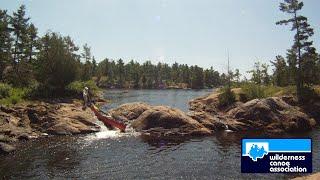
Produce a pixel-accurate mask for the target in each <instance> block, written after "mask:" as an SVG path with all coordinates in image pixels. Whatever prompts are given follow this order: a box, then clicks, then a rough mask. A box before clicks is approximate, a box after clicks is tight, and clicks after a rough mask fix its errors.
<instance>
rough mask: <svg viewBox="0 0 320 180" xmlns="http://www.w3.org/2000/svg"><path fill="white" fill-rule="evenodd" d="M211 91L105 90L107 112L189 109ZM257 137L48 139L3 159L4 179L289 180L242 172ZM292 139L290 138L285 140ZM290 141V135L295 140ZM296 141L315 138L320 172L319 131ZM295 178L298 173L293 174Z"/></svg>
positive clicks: (110, 135)
mask: <svg viewBox="0 0 320 180" xmlns="http://www.w3.org/2000/svg"><path fill="white" fill-rule="evenodd" d="M208 92H210V90H201V91H193V90H139V91H128V92H124V91H122V90H112V91H107V93H106V94H105V96H106V97H107V98H109V99H112V104H110V105H108V106H107V107H105V108H106V109H108V108H112V107H114V106H118V105H119V104H122V103H127V102H134V101H142V102H147V103H150V104H154V105H158V104H163V105H169V106H172V107H177V108H180V109H182V110H184V111H187V102H188V100H189V99H192V98H195V97H198V96H201V95H204V94H206V93H208ZM258 136H260V137H261V136H263V135H257V134H236V133H221V134H219V135H216V136H212V137H204V138H192V139H174V140H164V139H162V140H159V139H158V140H155V139H148V138H147V137H143V136H139V135H138V134H136V133H127V134H119V133H118V132H116V131H108V130H106V129H104V130H103V131H102V132H99V133H96V134H90V135H81V136H70V137H49V138H45V139H38V140H34V141H31V142H30V141H29V142H25V143H22V144H21V145H20V146H21V148H20V150H18V151H16V152H15V153H14V154H10V155H7V156H0V174H1V176H0V178H5V179H26V178H30V179H64V178H72V179H92V178H98V179H150V178H155V179H287V178H290V177H293V176H292V175H290V176H289V175H286V174H273V175H270V174H241V172H240V155H241V152H240V151H241V149H240V140H241V138H242V137H258ZM286 137H289V136H286ZM291 137H292V136H291ZM294 137H312V138H313V167H314V168H313V170H314V171H320V155H319V150H320V144H319V142H318V140H319V139H320V133H319V129H317V130H314V131H313V132H310V133H308V134H303V135H295V136H294ZM295 176H296V175H295Z"/></svg>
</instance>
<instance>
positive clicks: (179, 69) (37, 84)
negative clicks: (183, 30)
mask: <svg viewBox="0 0 320 180" xmlns="http://www.w3.org/2000/svg"><path fill="white" fill-rule="evenodd" d="M285 2H286V1H285ZM290 3H291V5H290ZM292 3H293V4H292ZM302 6H303V3H298V1H293V2H291V1H290V2H289V1H288V2H286V3H281V5H280V10H281V11H284V12H286V13H289V14H290V15H292V12H294V14H293V17H292V18H290V19H288V20H283V21H279V22H277V24H279V25H281V24H292V26H293V27H292V30H293V31H296V32H297V34H296V35H295V37H294V44H293V46H292V47H291V48H290V49H289V50H288V51H287V55H286V56H285V57H283V56H280V55H279V56H276V57H275V59H274V60H271V61H270V63H260V62H256V63H255V64H254V65H253V67H252V70H249V71H248V72H247V73H248V74H250V79H246V77H245V76H242V75H241V74H240V72H239V69H235V70H232V69H230V68H229V69H228V71H227V73H219V72H218V71H217V70H215V69H213V67H210V68H208V69H205V68H202V67H199V66H197V65H192V66H190V65H187V64H178V63H176V62H175V63H173V64H167V63H160V62H159V63H157V64H152V63H151V61H150V60H146V61H145V62H144V63H139V62H137V61H135V60H129V62H128V60H125V61H126V62H127V63H125V61H124V60H123V59H117V60H114V59H108V58H106V59H103V60H98V61H97V60H96V58H95V57H94V56H93V55H92V53H91V48H90V46H89V45H87V44H85V45H83V46H78V45H76V44H75V43H74V41H73V40H72V38H71V37H70V36H63V35H61V34H59V33H56V32H50V31H48V32H47V33H46V34H44V35H43V36H40V35H39V34H38V30H37V28H36V27H35V25H34V24H33V23H31V20H30V18H29V17H28V15H26V7H25V6H24V5H22V6H20V7H19V8H18V9H17V10H16V11H15V12H13V13H12V14H8V12H7V10H0V60H1V61H0V102H1V103H3V102H9V103H10V102H13V103H15V102H18V101H19V99H23V98H26V97H27V98H52V97H53V98H54V97H64V96H70V95H71V96H72V95H79V94H81V90H82V88H84V87H85V86H89V87H90V89H92V90H94V91H95V90H97V89H98V87H97V86H99V87H101V88H126V89H127V88H134V89H167V88H174V89H178V88H179V89H180V88H183V89H202V88H214V87H221V86H225V85H228V86H229V87H231V86H233V87H237V86H238V87H239V86H243V85H246V84H249V86H246V87H256V86H251V85H250V84H253V85H259V86H280V87H285V86H293V85H295V86H296V87H297V88H296V94H298V95H302V94H303V92H306V93H310V91H305V89H308V88H309V87H313V86H315V85H318V84H320V56H319V54H318V53H317V52H316V49H315V48H314V47H313V46H312V43H313V42H312V41H311V40H310V39H309V37H311V36H312V35H313V34H314V32H313V29H312V28H311V27H310V25H309V24H308V21H307V18H306V17H304V16H301V15H299V14H298V12H299V10H300V9H301V8H302ZM288 8H291V9H288ZM80 47H81V48H80ZM261 61H262V60H261ZM226 64H227V59H226ZM231 64H232V61H231ZM270 67H272V70H273V72H272V73H270V72H271V71H270V69H269V68H270ZM8 97H10V98H12V99H9V100H8V101H7V100H5V101H3V99H5V98H8Z"/></svg>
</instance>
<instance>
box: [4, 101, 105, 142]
mask: <svg viewBox="0 0 320 180" xmlns="http://www.w3.org/2000/svg"><path fill="white" fill-rule="evenodd" d="M95 121H96V119H95V116H94V115H93V113H92V112H91V111H90V110H89V109H87V110H85V111H83V110H82V105H81V104H80V103H76V102H72V103H62V102H52V103H45V102H33V103H32V104H25V105H17V106H15V107H12V108H8V107H5V106H0V135H2V136H4V135H5V136H6V137H9V138H10V139H11V140H10V141H16V140H22V139H23V140H28V139H30V138H34V137H38V136H41V135H43V134H45V133H49V134H55V135H56V134H58V135H69V134H80V133H90V132H96V131H99V126H97V125H96V124H95V123H94V122H95Z"/></svg>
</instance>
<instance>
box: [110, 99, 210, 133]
mask: <svg viewBox="0 0 320 180" xmlns="http://www.w3.org/2000/svg"><path fill="white" fill-rule="evenodd" d="M109 112H110V114H111V115H112V116H113V117H114V118H115V119H120V120H122V121H125V122H127V123H130V122H131V126H132V127H133V128H134V129H135V130H136V131H139V132H143V133H145V134H150V135H157V136H184V135H191V136H203V135H210V134H212V133H211V131H210V130H209V129H207V128H206V127H204V126H203V125H202V124H200V123H199V122H198V121H196V120H194V119H192V118H191V117H189V116H187V115H186V114H185V113H184V112H182V111H180V110H178V109H174V108H170V107H167V106H150V105H148V104H145V103H128V104H124V105H122V106H120V107H119V108H116V109H112V110H110V111H109Z"/></svg>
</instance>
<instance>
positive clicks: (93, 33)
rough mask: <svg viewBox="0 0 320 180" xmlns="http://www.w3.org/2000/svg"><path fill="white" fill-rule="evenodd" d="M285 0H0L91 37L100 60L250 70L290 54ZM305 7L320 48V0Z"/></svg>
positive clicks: (44, 25) (38, 20)
mask: <svg viewBox="0 0 320 180" xmlns="http://www.w3.org/2000/svg"><path fill="white" fill-rule="evenodd" d="M279 2H280V0H20V1H18V0H17V1H15V0H0V7H1V9H7V10H8V11H9V12H12V11H13V10H14V11H15V10H16V9H17V8H18V6H20V5H21V4H25V5H26V7H27V14H28V15H29V16H30V17H31V21H32V22H33V23H34V24H35V25H36V27H38V29H39V32H40V34H44V33H45V32H47V31H48V30H51V31H54V32H60V33H61V34H63V35H70V36H71V37H72V38H73V39H74V41H75V42H76V43H77V44H78V45H83V44H84V43H88V44H89V46H91V48H92V54H93V55H94V56H95V57H96V59H97V60H98V61H100V60H102V59H104V58H106V57H107V58H112V59H118V58H122V59H124V61H125V62H128V61H129V60H131V59H134V60H137V61H138V62H144V61H146V60H151V61H152V62H153V63H156V62H159V61H160V62H166V63H169V64H172V63H173V62H175V61H176V62H178V63H186V64H190V65H195V64H196V65H199V66H202V67H210V66H213V67H214V68H215V69H216V70H218V71H220V72H225V71H226V67H227V62H226V59H227V49H229V52H230V61H231V66H232V68H233V69H235V68H239V69H240V71H241V72H245V71H247V70H249V69H250V68H252V66H253V63H254V62H255V61H258V60H259V61H260V62H269V61H270V60H272V59H274V57H275V56H276V55H278V54H280V55H285V53H286V49H288V48H289V47H290V46H291V45H292V38H293V35H292V33H290V32H289V30H290V28H289V27H286V26H276V25H275V22H276V21H277V20H280V19H283V18H286V17H287V16H286V15H285V14H284V13H282V12H280V11H279V8H278V7H279ZM304 4H305V6H304V9H303V11H302V13H303V14H304V15H305V16H307V17H308V18H309V22H310V24H311V25H312V27H313V28H314V30H315V35H314V37H313V40H314V45H315V47H316V48H317V49H320V44H319V43H320V14H319V11H318V10H319V7H320V1H318V0H305V1H304Z"/></svg>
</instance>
